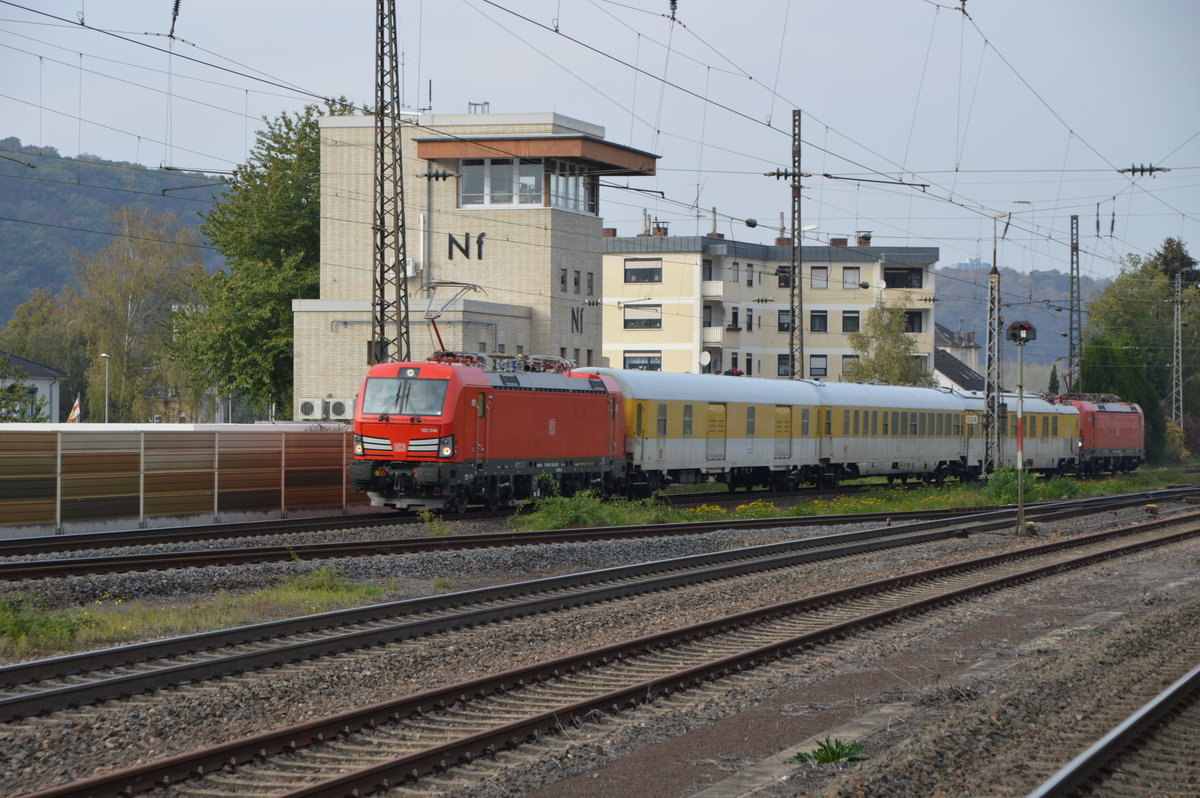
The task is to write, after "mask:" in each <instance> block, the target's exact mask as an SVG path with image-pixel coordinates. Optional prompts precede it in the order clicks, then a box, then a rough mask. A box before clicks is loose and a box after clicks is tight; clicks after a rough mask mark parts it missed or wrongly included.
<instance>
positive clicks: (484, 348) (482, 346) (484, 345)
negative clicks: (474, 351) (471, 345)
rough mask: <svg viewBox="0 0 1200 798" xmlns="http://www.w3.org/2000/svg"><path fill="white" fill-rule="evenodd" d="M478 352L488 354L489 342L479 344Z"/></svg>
mask: <svg viewBox="0 0 1200 798" xmlns="http://www.w3.org/2000/svg"><path fill="white" fill-rule="evenodd" d="M478 351H480V352H486V351H487V341H480V342H479V349H478Z"/></svg>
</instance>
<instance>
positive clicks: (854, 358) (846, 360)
mask: <svg viewBox="0 0 1200 798" xmlns="http://www.w3.org/2000/svg"><path fill="white" fill-rule="evenodd" d="M857 362H858V355H842V378H843V379H845V378H846V367H847V366H851V365H853V364H855V363H857ZM850 378H851V379H853V378H854V376H853V375H850Z"/></svg>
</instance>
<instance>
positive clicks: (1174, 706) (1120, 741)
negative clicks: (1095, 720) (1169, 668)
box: [1029, 651, 1200, 798]
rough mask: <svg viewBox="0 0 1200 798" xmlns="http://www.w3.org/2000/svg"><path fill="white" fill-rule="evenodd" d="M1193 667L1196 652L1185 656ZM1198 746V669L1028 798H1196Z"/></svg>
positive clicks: (1198, 789)
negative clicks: (1152, 797)
mask: <svg viewBox="0 0 1200 798" xmlns="http://www.w3.org/2000/svg"><path fill="white" fill-rule="evenodd" d="M1188 653H1189V654H1190V655H1191V657H1190V661H1192V662H1195V661H1196V659H1197V657H1198V656H1200V652H1196V651H1192V652H1188ZM1197 740H1200V665H1198V666H1196V667H1194V668H1192V669H1191V671H1189V672H1188V673H1186V674H1184V675H1183V676H1182V677H1180V678H1179V679H1178V680H1176V681H1175V683H1174V684H1172V685H1171V686H1170V687H1168V688H1167V689H1166V690H1163V691H1162V692H1161V693H1159V694H1158V695H1157V696H1155V697H1154V698H1153V699H1151V700H1150V701H1149V702H1147V703H1146V704H1145V705H1143V706H1141V707H1140V708H1138V709H1137V710H1136V711H1135V712H1133V713H1132V714H1130V715H1129V716H1128V717H1127V718H1125V720H1124V721H1122V722H1121V723H1120V724H1119V725H1118V726H1116V727H1115V728H1114V729H1113V730H1112V731H1111V732H1109V733H1108V734H1106V735H1105V736H1104V737H1102V738H1101V739H1100V740H1098V741H1097V742H1096V743H1095V744H1093V745H1092V746H1091V747H1090V748H1088V749H1087V750H1086V751H1084V752H1083V753H1082V754H1080V755H1079V756H1078V757H1076V758H1075V759H1074V760H1072V761H1071V762H1070V763H1068V764H1067V765H1065V766H1064V767H1063V768H1062V769H1061V770H1059V771H1058V773H1056V774H1054V776H1052V777H1051V778H1050V779H1048V780H1047V781H1046V782H1045V783H1043V784H1042V785H1041V786H1040V787H1038V789H1036V790H1034V791H1033V792H1031V793H1030V794H1029V798H1068V796H1075V795H1107V796H1112V797H1113V798H1117V797H1118V796H1130V798H1140V797H1141V796H1145V795H1180V796H1182V795H1195V794H1196V793H1197V792H1200V774H1198V773H1197V772H1196V761H1197V753H1198V751H1197Z"/></svg>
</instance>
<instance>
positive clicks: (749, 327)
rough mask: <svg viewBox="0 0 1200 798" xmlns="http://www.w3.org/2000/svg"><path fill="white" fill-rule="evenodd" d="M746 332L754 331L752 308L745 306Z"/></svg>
mask: <svg viewBox="0 0 1200 798" xmlns="http://www.w3.org/2000/svg"><path fill="white" fill-rule="evenodd" d="M746 332H754V308H746Z"/></svg>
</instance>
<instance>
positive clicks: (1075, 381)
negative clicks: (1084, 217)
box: [1064, 216, 1083, 393]
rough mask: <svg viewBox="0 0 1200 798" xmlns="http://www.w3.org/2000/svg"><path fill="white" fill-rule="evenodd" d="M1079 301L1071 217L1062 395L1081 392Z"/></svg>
mask: <svg viewBox="0 0 1200 798" xmlns="http://www.w3.org/2000/svg"><path fill="white" fill-rule="evenodd" d="M1080 304H1081V303H1080V300H1079V217H1078V216H1072V217H1071V306H1070V308H1069V309H1068V314H1069V317H1070V318H1069V325H1068V327H1069V331H1068V333H1067V390H1066V391H1065V392H1064V393H1079V392H1081V391H1083V385H1082V382H1083V381H1082V379H1080V377H1081V374H1082V371H1083V351H1082V349H1081V347H1082V345H1083V344H1082V334H1083V325H1082V324H1081V323H1080V317H1081V314H1082V311H1081V310H1080Z"/></svg>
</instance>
